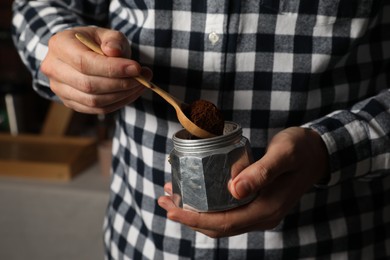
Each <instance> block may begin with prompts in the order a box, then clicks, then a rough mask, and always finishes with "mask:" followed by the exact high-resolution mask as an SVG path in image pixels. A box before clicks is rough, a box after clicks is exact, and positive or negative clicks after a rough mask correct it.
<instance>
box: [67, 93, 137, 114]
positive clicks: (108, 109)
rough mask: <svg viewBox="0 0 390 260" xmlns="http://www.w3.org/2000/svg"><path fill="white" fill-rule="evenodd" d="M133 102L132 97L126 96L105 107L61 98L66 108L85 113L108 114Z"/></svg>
mask: <svg viewBox="0 0 390 260" xmlns="http://www.w3.org/2000/svg"><path fill="white" fill-rule="evenodd" d="M132 102H134V98H133V97H127V98H125V99H123V100H120V101H118V102H116V103H113V104H111V105H108V106H106V107H89V106H85V105H83V104H80V103H77V102H75V101H74V100H63V103H64V105H65V106H67V107H68V108H71V109H73V110H75V111H77V112H80V113H85V114H108V113H111V112H114V111H117V110H119V109H121V108H122V107H124V106H126V105H128V104H130V103H132Z"/></svg>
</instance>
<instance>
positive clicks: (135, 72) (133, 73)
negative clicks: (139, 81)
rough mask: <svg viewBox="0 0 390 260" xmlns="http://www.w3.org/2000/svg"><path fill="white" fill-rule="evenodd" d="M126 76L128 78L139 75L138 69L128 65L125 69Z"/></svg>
mask: <svg viewBox="0 0 390 260" xmlns="http://www.w3.org/2000/svg"><path fill="white" fill-rule="evenodd" d="M125 70H126V75H128V76H136V75H138V74H139V72H138V68H137V67H136V66H134V65H129V66H127V67H126V69H125Z"/></svg>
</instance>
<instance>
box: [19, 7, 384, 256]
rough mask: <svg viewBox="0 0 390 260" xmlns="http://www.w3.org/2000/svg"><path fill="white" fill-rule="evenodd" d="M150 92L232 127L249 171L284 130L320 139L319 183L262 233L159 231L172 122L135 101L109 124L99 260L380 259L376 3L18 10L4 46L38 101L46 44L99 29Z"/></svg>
mask: <svg viewBox="0 0 390 260" xmlns="http://www.w3.org/2000/svg"><path fill="white" fill-rule="evenodd" d="M107 23H109V25H110V27H111V28H113V29H116V30H119V31H121V32H123V33H124V34H125V35H126V36H127V37H128V39H129V42H130V44H131V46H132V50H133V58H134V59H135V60H138V61H139V62H140V63H141V64H143V65H146V66H149V67H150V68H152V70H153V71H154V79H153V80H154V82H156V83H157V84H158V85H159V86H161V87H163V88H165V89H166V90H167V91H169V92H171V93H174V95H176V96H177V97H178V98H180V99H183V100H185V101H187V102H191V101H193V100H195V99H199V98H202V99H207V100H210V101H211V102H214V103H215V104H217V106H218V107H219V108H221V110H223V112H224V115H225V117H226V118H227V119H228V120H231V121H234V122H237V123H240V124H241V126H242V127H243V131H244V135H245V136H246V137H248V139H249V140H250V142H251V145H252V149H253V153H254V156H255V158H260V157H261V155H262V154H263V153H264V151H265V148H266V146H267V143H268V141H269V140H270V138H271V137H272V136H273V135H275V133H277V132H278V131H280V130H281V129H284V128H286V127H289V126H304V127H310V128H312V129H314V130H315V131H317V132H318V133H320V134H321V136H322V138H323V140H324V142H325V144H326V146H327V149H328V152H329V158H330V166H329V167H330V169H331V177H330V179H329V180H328V181H327V182H325V183H323V184H322V186H323V188H313V189H312V190H310V191H309V192H307V193H306V194H305V195H304V196H303V197H302V199H301V200H300V201H299V203H298V205H296V207H295V208H294V209H293V210H292V212H290V213H289V214H288V215H287V216H286V217H285V219H284V220H283V222H282V223H281V224H280V225H279V226H278V227H277V228H275V229H273V230H267V231H255V232H249V233H246V234H243V235H239V236H234V237H229V238H222V239H211V238H208V237H206V236H204V235H202V234H200V233H196V232H194V231H192V230H190V229H189V228H187V227H185V226H182V225H179V224H177V223H174V222H171V221H169V220H167V219H166V214H165V212H164V211H163V210H162V209H161V208H159V206H158V205H157V203H156V200H157V198H158V197H159V196H161V195H163V193H164V191H163V185H164V183H165V182H167V181H169V180H170V165H169V163H168V161H167V157H168V154H169V152H170V151H171V149H172V143H171V139H170V138H171V136H172V134H173V133H174V132H176V131H177V130H178V129H180V125H179V124H178V122H177V119H176V118H174V117H173V116H172V115H174V112H173V110H172V108H170V107H168V106H167V105H166V104H164V102H163V101H162V100H161V98H159V97H157V96H155V95H153V94H151V93H147V94H146V95H144V96H143V97H142V98H140V99H139V100H137V101H136V102H134V103H133V104H131V105H128V106H126V107H124V108H123V109H122V110H121V111H120V112H119V116H118V121H117V128H116V133H115V137H114V143H113V144H114V145H113V157H114V158H113V166H112V171H113V175H112V184H111V200H110V203H109V206H108V210H107V216H106V219H105V224H104V231H105V233H104V240H105V245H106V252H107V254H106V257H107V259H141V258H145V259H163V258H166V259H186V258H193V259H194V258H195V259H263V258H264V259H281V258H287V259H295V258H319V257H323V258H325V259H327V258H330V259H344V258H352V259H355V258H357V259H360V258H362V259H374V258H375V259H381V258H382V259H383V258H386V257H389V256H390V235H389V234H390V178H389V176H388V175H389V172H390V90H389V87H388V86H389V75H390V72H389V71H390V66H389V61H390V33H389V32H390V3H389V1H385V0H383V1H379V0H354V1H351V0H311V1H308V0H290V1H289V0H278V1H274V0H262V1H254V0H248V1H238V0H237V1H235V0H232V1H222V0H221V1H205V0H197V1H188V0H184V1H172V0H167V1H152V0H143V1H130V0H121V1H120V0H112V1H108V0H107V1H105V0H94V1H93V0H85V1H72V0H66V1H21V0H19V1H18V0H17V1H15V3H14V19H13V32H14V40H15V44H16V46H17V48H18V49H19V52H20V54H21V57H22V58H23V60H24V62H25V63H26V65H27V66H28V67H29V68H30V70H31V72H32V74H33V77H34V88H35V89H36V90H37V91H38V93H40V94H41V95H42V96H45V97H48V98H53V99H54V98H56V97H55V96H54V95H53V93H52V92H51V91H50V88H48V80H47V78H46V77H45V76H44V75H43V74H42V73H41V72H40V71H39V66H40V63H41V61H42V59H43V58H44V56H45V54H46V52H47V42H48V39H49V38H50V36H52V35H53V34H54V33H56V32H58V31H61V30H64V29H67V28H71V27H74V26H80V25H92V24H94V25H106V24H107Z"/></svg>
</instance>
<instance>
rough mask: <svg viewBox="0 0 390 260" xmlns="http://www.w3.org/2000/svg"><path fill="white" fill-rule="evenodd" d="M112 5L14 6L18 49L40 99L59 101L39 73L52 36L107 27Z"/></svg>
mask: <svg viewBox="0 0 390 260" xmlns="http://www.w3.org/2000/svg"><path fill="white" fill-rule="evenodd" d="M108 2H109V1H97V0H95V1H75V0H74V1H73V0H66V1H26V0H16V1H14V3H13V19H12V36H13V40H14V43H15V46H16V48H17V50H18V52H19V55H20V56H21V58H22V61H23V62H24V64H25V65H26V66H27V68H28V69H29V71H30V72H31V74H32V78H33V88H34V89H35V91H37V92H38V93H39V94H40V95H41V96H43V97H45V98H49V99H56V96H55V95H54V93H53V92H52V91H51V90H50V88H49V82H48V79H47V77H46V76H45V75H44V74H42V73H41V72H40V70H39V68H40V64H41V62H42V60H43V59H44V58H45V56H46V54H47V51H48V47H47V45H48V41H49V39H50V37H51V36H52V35H54V34H55V33H57V32H59V31H63V30H65V29H68V28H72V27H76V26H84V25H104V24H105V23H106V21H107V17H108Z"/></svg>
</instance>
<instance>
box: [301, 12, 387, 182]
mask: <svg viewBox="0 0 390 260" xmlns="http://www.w3.org/2000/svg"><path fill="white" fill-rule="evenodd" d="M383 10H385V11H383V12H381V15H380V16H379V17H377V18H376V19H375V20H374V23H373V26H372V27H371V30H370V34H369V35H368V36H369V37H367V38H366V39H367V40H364V42H363V41H362V44H361V46H359V48H360V50H363V48H365V51H364V53H370V54H371V56H370V57H371V58H370V59H364V58H352V59H350V60H351V61H352V63H348V62H347V61H346V63H345V65H344V70H345V71H346V73H348V69H349V68H350V67H351V68H352V67H353V66H357V67H358V68H359V69H358V70H356V69H353V70H350V71H353V72H354V74H353V75H351V77H350V82H348V83H346V84H349V85H350V86H351V88H350V92H349V93H344V95H349V96H355V97H358V96H359V95H360V92H359V91H360V89H362V88H370V91H371V93H372V96H371V97H366V98H363V99H362V100H360V101H355V102H353V101H351V104H350V105H349V106H347V107H346V108H340V110H337V111H333V112H330V114H328V115H326V116H323V117H322V118H319V119H317V120H314V121H312V122H310V123H308V124H306V125H304V126H305V127H310V128H311V129H313V130H315V131H316V132H318V133H319V134H320V135H321V137H322V139H323V141H324V142H325V145H326V147H327V149H328V154H329V169H330V176H329V178H328V179H327V180H326V181H323V182H321V184H319V185H317V186H319V187H327V186H331V185H335V184H337V183H340V182H343V181H347V180H355V179H357V180H366V181H367V180H371V179H373V178H377V177H384V176H388V175H389V174H390V87H389V86H390V73H389V72H390V52H389V49H390V34H389V33H388V32H389V29H390V19H389V18H388V17H389V16H388V14H389V12H388V11H390V9H389V7H387V6H386V9H383ZM361 53H363V52H361ZM346 60H348V59H346ZM363 68H366V69H367V68H370V70H371V72H372V74H371V78H370V79H369V80H366V81H364V82H363V81H362V82H359V81H358V82H357V81H354V80H353V79H356V78H359V71H360V70H361V69H363ZM349 74H351V73H349ZM352 76H353V77H352ZM359 84H360V85H359ZM352 86H360V88H359V87H357V88H354V87H352ZM338 87H342V86H334V88H335V89H337V88H338ZM346 98H347V97H346ZM357 100H359V99H357Z"/></svg>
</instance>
